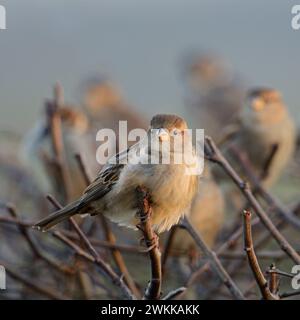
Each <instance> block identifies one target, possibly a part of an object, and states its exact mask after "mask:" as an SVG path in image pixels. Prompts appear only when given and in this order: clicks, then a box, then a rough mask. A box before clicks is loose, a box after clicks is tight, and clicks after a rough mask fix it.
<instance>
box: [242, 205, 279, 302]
mask: <svg viewBox="0 0 300 320" xmlns="http://www.w3.org/2000/svg"><path fill="white" fill-rule="evenodd" d="M244 242H245V251H246V253H247V257H248V261H249V265H250V268H251V270H252V273H253V275H254V277H255V280H256V282H257V285H258V287H259V289H260V292H261V294H262V297H263V298H264V299H265V300H278V297H277V296H276V295H275V294H273V293H272V292H271V291H270V288H269V286H268V281H267V280H266V278H265V276H264V274H263V273H262V271H261V269H260V266H259V263H258V260H257V257H256V255H255V251H254V246H253V240H252V232H251V213H250V211H246V210H245V211H244Z"/></svg>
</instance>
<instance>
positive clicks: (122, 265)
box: [75, 154, 141, 298]
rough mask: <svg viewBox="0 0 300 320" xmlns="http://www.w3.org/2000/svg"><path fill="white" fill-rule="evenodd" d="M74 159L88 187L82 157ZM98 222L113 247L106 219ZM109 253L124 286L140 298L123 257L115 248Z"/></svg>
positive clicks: (101, 217)
mask: <svg viewBox="0 0 300 320" xmlns="http://www.w3.org/2000/svg"><path fill="white" fill-rule="evenodd" d="M75 158H76V160H77V162H78V166H79V168H80V170H81V172H82V175H83V178H84V180H85V182H86V185H87V186H88V185H89V184H90V183H91V179H90V177H89V175H88V173H87V170H86V167H85V165H84V163H83V160H82V157H81V156H80V154H76V155H75ZM99 218H100V221H101V225H102V228H103V230H104V233H105V238H106V241H107V242H108V243H109V244H111V245H115V244H116V238H115V235H114V234H113V232H112V230H111V228H110V226H109V223H108V221H107V220H106V218H105V217H104V216H103V214H100V215H99ZM111 253H112V257H113V259H114V261H115V264H116V266H117V267H118V269H119V270H120V272H121V273H122V275H123V277H124V280H125V282H126V284H127V285H128V287H129V288H130V290H131V291H132V292H133V294H134V295H135V296H136V297H138V298H141V292H140V290H139V289H138V288H137V286H136V284H135V282H134V280H133V279H132V277H131V275H130V273H129V271H128V268H127V267H126V264H125V261H124V259H123V256H122V254H121V252H120V251H119V250H118V249H117V248H115V247H111Z"/></svg>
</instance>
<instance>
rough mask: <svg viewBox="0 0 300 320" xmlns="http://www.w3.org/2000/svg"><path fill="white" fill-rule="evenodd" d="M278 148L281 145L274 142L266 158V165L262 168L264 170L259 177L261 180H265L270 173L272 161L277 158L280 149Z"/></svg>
mask: <svg viewBox="0 0 300 320" xmlns="http://www.w3.org/2000/svg"><path fill="white" fill-rule="evenodd" d="M278 148H279V145H278V144H274V145H273V146H272V148H271V151H270V154H269V156H268V158H267V160H266V162H265V163H264V166H263V168H262V171H261V174H260V177H259V180H260V181H263V180H265V179H266V178H267V177H268V176H269V174H270V168H271V166H272V163H273V160H274V158H275V155H276V153H277V151H278Z"/></svg>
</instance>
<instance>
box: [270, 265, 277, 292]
mask: <svg viewBox="0 0 300 320" xmlns="http://www.w3.org/2000/svg"><path fill="white" fill-rule="evenodd" d="M273 270H276V266H275V264H274V263H273V264H271V265H270V267H269V271H271V272H269V288H270V291H271V293H272V294H273V295H277V294H278V291H279V278H278V274H277V273H276V272H272V271H273Z"/></svg>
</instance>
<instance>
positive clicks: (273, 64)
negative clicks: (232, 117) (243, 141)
mask: <svg viewBox="0 0 300 320" xmlns="http://www.w3.org/2000/svg"><path fill="white" fill-rule="evenodd" d="M295 3H297V1H290V0H285V1H281V0H266V1H263V2H262V1H259V0H252V1H244V2H243V3H241V2H240V1H238V0H223V1H216V0H200V1H199V0H185V1H180V0H163V1H159V0H152V1H138V0H107V1H106V0H105V1H103V0H86V1H81V0H51V1H39V0H23V1H18V0H9V1H8V0H1V4H2V5H4V6H5V7H6V10H7V30H6V31H1V32H0V71H1V72H0V99H1V106H0V108H1V116H0V128H1V129H4V130H7V129H14V130H18V131H19V133H21V132H24V131H23V130H27V129H28V128H30V126H31V124H32V121H33V120H34V119H36V118H37V117H38V114H39V110H40V108H41V104H42V102H43V99H44V98H45V97H48V96H49V95H51V92H50V89H49V88H50V86H51V85H52V84H53V82H54V81H55V80H59V81H60V82H61V83H62V85H63V86H64V88H65V94H66V97H67V100H68V101H77V100H78V95H79V88H80V85H81V82H82V81H84V80H85V79H86V78H89V77H91V76H93V75H95V74H98V73H104V74H107V75H109V76H110V77H111V78H112V79H113V80H114V81H116V82H117V83H118V85H119V87H120V88H121V89H122V91H123V94H124V95H125V97H126V99H127V100H128V101H130V102H131V103H132V104H133V105H134V106H136V108H138V109H139V110H141V111H142V112H145V113H146V114H147V115H149V116H150V115H152V114H153V113H155V112H157V111H162V110H164V111H166V112H172V111H176V112H178V111H179V112H180V111H182V110H183V101H182V96H183V92H182V86H181V83H180V63H181V59H182V57H183V56H185V55H186V54H189V53H190V52H191V51H195V50H196V51H197V50H205V51H207V50H208V51H212V52H214V53H216V54H218V55H220V56H221V57H222V58H223V59H225V60H226V61H227V62H228V63H229V64H231V65H232V66H233V68H234V69H235V70H236V71H237V72H238V73H239V74H240V75H241V76H242V77H243V78H244V79H245V81H246V83H247V85H250V86H251V85H253V84H255V85H268V86H271V87H274V88H277V89H279V90H280V91H282V92H283V94H284V98H285V101H286V102H287V104H288V106H289V108H290V109H291V111H292V112H293V115H294V117H297V121H298V123H299V121H300V116H299V113H298V112H297V110H298V108H299V97H298V90H299V83H300V63H299V53H300V41H299V37H300V31H298V32H297V31H294V30H292V28H291V22H290V21H291V7H292V5H293V4H295Z"/></svg>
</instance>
